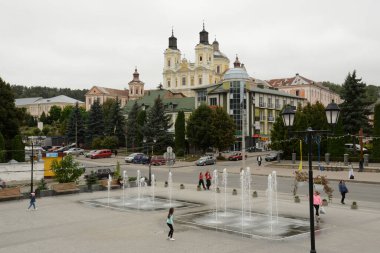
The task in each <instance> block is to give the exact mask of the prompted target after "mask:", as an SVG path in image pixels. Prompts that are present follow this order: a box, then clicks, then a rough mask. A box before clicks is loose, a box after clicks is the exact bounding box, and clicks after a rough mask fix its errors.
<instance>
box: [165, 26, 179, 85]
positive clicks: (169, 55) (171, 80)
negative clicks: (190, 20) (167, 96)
mask: <svg viewBox="0 0 380 253" xmlns="http://www.w3.org/2000/svg"><path fill="white" fill-rule="evenodd" d="M180 64H181V51H179V49H178V48H177V38H176V37H174V31H173V29H172V36H170V37H169V47H168V48H167V49H166V50H165V53H164V70H163V82H164V83H163V86H164V88H165V89H171V88H175V87H176V85H178V80H177V83H176V77H175V71H176V70H177V69H178V68H179V65H180Z"/></svg>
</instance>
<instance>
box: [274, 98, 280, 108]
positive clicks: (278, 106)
mask: <svg viewBox="0 0 380 253" xmlns="http://www.w3.org/2000/svg"><path fill="white" fill-rule="evenodd" d="M274 106H275V107H276V109H279V108H280V100H279V99H278V98H276V100H275V101H274Z"/></svg>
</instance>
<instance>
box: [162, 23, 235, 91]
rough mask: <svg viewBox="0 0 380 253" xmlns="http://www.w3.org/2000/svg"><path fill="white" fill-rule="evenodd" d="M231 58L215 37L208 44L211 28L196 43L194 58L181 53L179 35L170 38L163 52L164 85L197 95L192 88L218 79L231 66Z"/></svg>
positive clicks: (202, 33)
mask: <svg viewBox="0 0 380 253" xmlns="http://www.w3.org/2000/svg"><path fill="white" fill-rule="evenodd" d="M229 63H230V61H229V59H228V58H227V56H225V55H224V54H223V53H222V52H221V51H220V50H219V43H218V42H217V41H216V40H215V41H214V42H213V43H212V45H211V44H209V40H208V32H207V31H206V30H205V27H204V25H203V30H202V31H201V32H200V33H199V43H198V44H197V45H196V46H195V61H194V62H189V61H188V60H187V59H186V58H185V57H182V54H181V51H180V50H179V49H178V47H177V38H176V37H174V34H173V31H172V36H171V37H170V38H169V47H168V48H167V49H166V50H165V52H164V69H163V87H164V88H165V89H167V90H171V91H173V92H182V93H183V94H185V95H186V96H194V92H193V91H192V88H195V87H199V86H204V85H208V84H214V83H218V82H219V81H220V80H221V79H222V77H223V74H224V73H225V72H226V71H227V70H228V69H229Z"/></svg>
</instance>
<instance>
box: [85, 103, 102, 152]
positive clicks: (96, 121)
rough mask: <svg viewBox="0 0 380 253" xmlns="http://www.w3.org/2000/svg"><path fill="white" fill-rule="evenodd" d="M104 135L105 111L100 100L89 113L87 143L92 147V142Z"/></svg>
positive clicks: (92, 106)
mask: <svg viewBox="0 0 380 253" xmlns="http://www.w3.org/2000/svg"><path fill="white" fill-rule="evenodd" d="M103 135H104V118H103V110H102V107H101V105H100V103H99V101H98V100H96V101H95V102H94V103H93V104H92V105H91V109H90V111H89V115H88V119H87V126H86V143H87V144H88V145H91V143H92V140H93V139H94V138H96V137H103Z"/></svg>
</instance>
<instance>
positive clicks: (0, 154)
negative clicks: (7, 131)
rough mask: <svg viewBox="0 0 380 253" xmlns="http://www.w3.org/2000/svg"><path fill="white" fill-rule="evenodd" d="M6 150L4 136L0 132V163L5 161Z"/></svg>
mask: <svg viewBox="0 0 380 253" xmlns="http://www.w3.org/2000/svg"><path fill="white" fill-rule="evenodd" d="M6 152H7V151H6V150H5V141H4V137H3V135H2V134H1V132H0V163H4V162H5V157H6Z"/></svg>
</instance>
